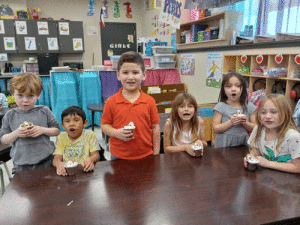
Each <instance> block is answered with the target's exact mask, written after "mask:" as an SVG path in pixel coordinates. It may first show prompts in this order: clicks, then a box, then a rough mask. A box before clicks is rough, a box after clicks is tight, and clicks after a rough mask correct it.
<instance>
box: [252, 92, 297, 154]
mask: <svg viewBox="0 0 300 225" xmlns="http://www.w3.org/2000/svg"><path fill="white" fill-rule="evenodd" d="M267 101H271V102H272V103H273V104H274V106H275V107H276V108H277V110H278V111H279V118H280V119H281V121H280V126H279V127H278V132H277V135H276V139H277V146H276V150H277V151H278V150H279V147H280V145H281V144H282V142H283V140H284V136H285V133H286V132H287V131H288V130H289V129H294V130H297V127H296V124H295V122H294V120H293V118H292V115H293V113H292V108H291V105H290V104H289V102H288V100H287V99H286V97H285V96H284V95H282V94H269V95H267V96H265V97H264V98H263V99H262V100H261V102H260V104H259V106H258V109H257V116H256V124H257V126H258V127H257V133H256V136H255V137H254V139H253V141H252V143H251V144H252V145H253V143H258V141H259V139H260V138H261V131H262V128H263V127H264V126H263V124H262V121H261V119H260V114H261V111H262V109H263V107H264V105H265V104H266V102H267Z"/></svg>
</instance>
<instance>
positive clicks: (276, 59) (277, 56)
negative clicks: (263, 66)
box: [275, 54, 283, 64]
mask: <svg viewBox="0 0 300 225" xmlns="http://www.w3.org/2000/svg"><path fill="white" fill-rule="evenodd" d="M282 60H283V56H282V55H281V54H278V55H276V56H275V62H276V63H277V64H280V63H281V62H282Z"/></svg>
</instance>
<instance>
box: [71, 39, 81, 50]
mask: <svg viewBox="0 0 300 225" xmlns="http://www.w3.org/2000/svg"><path fill="white" fill-rule="evenodd" d="M73 49H74V51H82V50H83V46H82V38H73Z"/></svg>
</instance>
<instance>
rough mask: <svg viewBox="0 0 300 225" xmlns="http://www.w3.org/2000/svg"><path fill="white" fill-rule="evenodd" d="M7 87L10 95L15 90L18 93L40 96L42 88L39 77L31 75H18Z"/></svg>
mask: <svg viewBox="0 0 300 225" xmlns="http://www.w3.org/2000/svg"><path fill="white" fill-rule="evenodd" d="M8 85H9V90H10V93H11V94H12V95H13V94H14V92H15V90H18V91H19V92H20V93H25V92H29V94H35V95H40V94H41V92H42V90H43V88H44V87H43V82H42V80H41V79H40V77H39V76H38V75H35V74H32V73H23V74H18V75H16V76H14V77H13V78H12V79H11V80H10V81H9V84H8Z"/></svg>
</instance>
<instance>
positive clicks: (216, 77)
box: [206, 53, 222, 88]
mask: <svg viewBox="0 0 300 225" xmlns="http://www.w3.org/2000/svg"><path fill="white" fill-rule="evenodd" d="M221 79H222V53H208V54H207V61H206V86H208V87H214V88H220V87H221Z"/></svg>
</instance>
